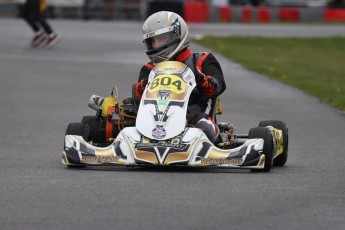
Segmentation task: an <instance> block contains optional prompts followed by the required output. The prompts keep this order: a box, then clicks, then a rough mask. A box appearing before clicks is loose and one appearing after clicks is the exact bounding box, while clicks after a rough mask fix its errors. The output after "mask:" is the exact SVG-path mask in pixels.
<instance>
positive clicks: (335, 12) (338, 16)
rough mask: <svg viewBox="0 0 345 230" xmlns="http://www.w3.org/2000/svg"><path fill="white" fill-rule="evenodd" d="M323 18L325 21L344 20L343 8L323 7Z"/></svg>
mask: <svg viewBox="0 0 345 230" xmlns="http://www.w3.org/2000/svg"><path fill="white" fill-rule="evenodd" d="M323 19H324V20H325V21H326V22H344V21H345V9H325V10H324V12H323Z"/></svg>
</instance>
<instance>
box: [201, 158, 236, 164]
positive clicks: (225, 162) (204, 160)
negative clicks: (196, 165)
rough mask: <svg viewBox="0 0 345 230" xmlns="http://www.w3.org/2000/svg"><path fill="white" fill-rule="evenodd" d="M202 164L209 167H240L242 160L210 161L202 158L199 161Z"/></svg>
mask: <svg viewBox="0 0 345 230" xmlns="http://www.w3.org/2000/svg"><path fill="white" fill-rule="evenodd" d="M201 163H202V164H210V165H242V163H243V160H242V158H233V159H210V158H204V159H201Z"/></svg>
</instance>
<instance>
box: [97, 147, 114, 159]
mask: <svg viewBox="0 0 345 230" xmlns="http://www.w3.org/2000/svg"><path fill="white" fill-rule="evenodd" d="M95 154H96V156H98V157H113V156H115V154H114V152H113V149H112V148H109V149H105V150H104V149H96V150H95Z"/></svg>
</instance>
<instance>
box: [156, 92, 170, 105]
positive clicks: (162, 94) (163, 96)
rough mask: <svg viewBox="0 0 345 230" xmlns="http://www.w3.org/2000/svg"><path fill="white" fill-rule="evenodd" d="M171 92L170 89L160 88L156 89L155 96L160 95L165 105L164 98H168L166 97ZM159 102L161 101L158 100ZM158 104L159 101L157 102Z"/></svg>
mask: <svg viewBox="0 0 345 230" xmlns="http://www.w3.org/2000/svg"><path fill="white" fill-rule="evenodd" d="M171 93H172V92H171V91H170V90H166V89H162V90H158V91H157V97H160V98H161V99H162V101H163V100H164V102H165V105H166V104H167V103H166V99H167V98H168V97H170V94H171ZM160 102H161V101H160ZM159 104H160V103H159Z"/></svg>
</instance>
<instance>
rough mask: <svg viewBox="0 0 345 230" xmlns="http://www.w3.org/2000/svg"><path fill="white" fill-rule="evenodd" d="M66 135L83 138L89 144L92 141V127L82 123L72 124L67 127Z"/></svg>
mask: <svg viewBox="0 0 345 230" xmlns="http://www.w3.org/2000/svg"><path fill="white" fill-rule="evenodd" d="M65 135H78V136H82V137H83V138H84V140H85V141H87V142H88V141H89V140H90V138H89V137H90V127H89V126H88V125H87V124H83V123H80V122H76V123H70V124H69V125H68V126H67V129H66V133H65Z"/></svg>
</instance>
